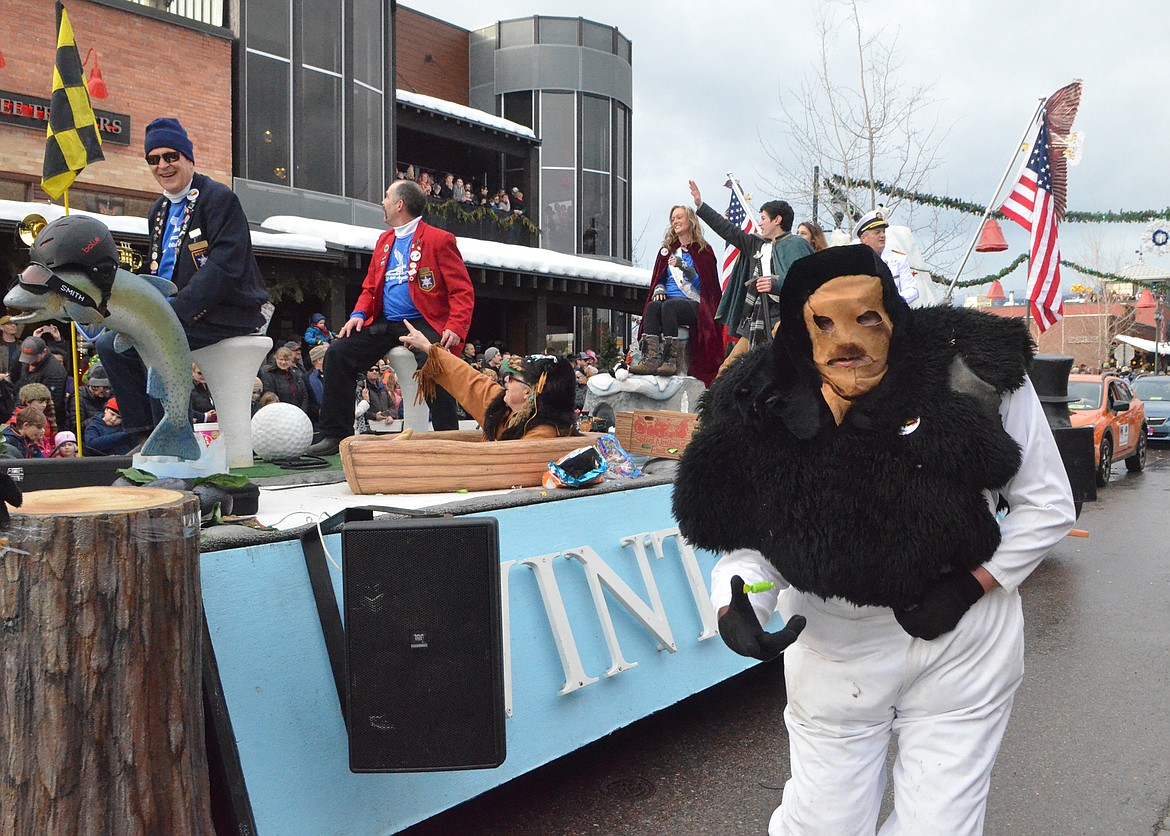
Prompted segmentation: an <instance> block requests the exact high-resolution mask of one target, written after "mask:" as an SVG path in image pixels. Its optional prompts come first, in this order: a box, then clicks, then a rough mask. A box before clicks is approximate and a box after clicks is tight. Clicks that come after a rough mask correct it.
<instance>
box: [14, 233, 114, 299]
mask: <svg viewBox="0 0 1170 836" xmlns="http://www.w3.org/2000/svg"><path fill="white" fill-rule="evenodd" d="M29 258H30V261H31V262H32V263H33V264H35V265H41V266H43V267H47V268H48V269H49V271H50V272H52V273H58V272H63V271H66V270H68V269H69V268H72V269H73V270H76V271H79V272H82V273H84V274H85V277H86V278H87V279H89V280H90V281H91V282H93V283H94V285H96V286H97V288H98V289H99V290H101V292H102V296H103V301H104V298H106V297H108V295H109V292H110V288H111V287H112V286H113V284H114V276H115V275H116V274H117V272H118V247H117V245H116V244H115V243H114V236H112V235H111V234H110V230H109V228H108V227H106V225H105V224H103V223H102V222H101V221H99V220H98V219H97V218H91V217H88V216H86V215H66V216H65V217H64V218H58V219H57V220H55V221H53V222H52V223H49V224H46V225H45V228H44V229H42V230H41V232H40V234H39V235H37V237H36V240H35V241H34V242H33V245H32V249H31V251H30V252H29ZM22 283H24V282H22Z"/></svg>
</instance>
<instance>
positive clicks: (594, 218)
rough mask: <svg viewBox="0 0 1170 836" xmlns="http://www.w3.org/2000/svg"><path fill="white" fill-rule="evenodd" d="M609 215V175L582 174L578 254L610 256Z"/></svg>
mask: <svg viewBox="0 0 1170 836" xmlns="http://www.w3.org/2000/svg"><path fill="white" fill-rule="evenodd" d="M609 214H610V210H609V175H608V174H594V173H593V172H590V171H584V172H582V173H581V250H580V252H582V253H586V254H589V255H609V254H610V245H609V240H610V223H609Z"/></svg>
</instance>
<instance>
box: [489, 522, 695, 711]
mask: <svg viewBox="0 0 1170 836" xmlns="http://www.w3.org/2000/svg"><path fill="white" fill-rule="evenodd" d="M670 539H674V540H675V542H676V544H677V546H678V552H679V558H680V560H681V562H682V566H683V571H684V573H685V576H686V579H687V585H688V586H689V587H690V590H691V597H692V598H693V599H694V602H695V609H696V610H697V611H698V614H699V619H700V621H701V623H702V626H703V629H702V631H701V632H700V633H699V637H698V638H699V641H705V640H706V639H709V638H712V637H713V636H716V635H718V629H717V622H716V618H715V610H714V608H713V607H712V606H711V598H710V593H709V592H708V590H707V584H706V581H705V580H704V579H703V572H702V570H701V569H700V567H699V561H698V558H697V557H696V555H695V550H694V548H693V547H692V546H691V544H690V543H688V542H687V541H686V539H685V538H684V537H683V536H682V535H681V534H680V533H679V530H678V528H677V527H672V528H664V529H660V530H658V531H651V532H647V533H643V534H635V535H632V536H628V537H623V538H622V540H621V545H622V546H623V547H630V548H632V550H633V553H634V557H635V559H636V560H637V561H638V569H639V571H640V572H641V575H642V581H643V583H645V585H646V594H647V597H648V598H649V603H647V602H646V601H644V600H642V599H641V598H640V597H639V596H638V594H637V593H635V592H634V590H633V589H631V588H630V586H629V584H627V583H626V582H625V581H624V580H623V579H622V578H621V577H620V576H619V575H618V574H617V572H615V571H614V569H613V568H612V567H610V566H609V564H608V563H606V562H605V560H604V559H603V558H602V557H601V556H600V555H599V554H597V552H596V551H594V550H593V549H592V548H590V547H589V546H580V547H576V548H571V549H566V550H565V551H564V552H553V553H551V554H542V555H538V556H536V557H529V558H525V559H523V560H520V561H516V560H509V561H506V562H504V563H501V564H500V572H501V582H500V593H501V598H502V604H503V625H502V626H503V642H504V704H505V710H506V712H507V716H509V717H511V716H512V649H511V618H510V612H509V592H508V590H509V584H508V574H509V572H510V570H511V568H512V566H514V565H515V564H516V563H520V564H521V565H524V566H527V567H528V568H530V569H531V570H532V571H533V572H535V573H536V584H537V588H538V589H539V590H540V597H541V601H542V602H543V604H544V612H545V615H546V617H547V618H548V624H549V628H550V629H551V630H552V634H553V641H554V642H555V644H556V648H557V654H558V655H559V657H560V660H561V668H562V670H563V671H564V674H565V682H564V684H563V685H562V686H561V689H560V690H559V691H557V695H558V696H562V697H563V696H565V695H566V694H571V693H572V692H574V691H577V690H579V689H581V688H584V687H585V686H587V685H592V684H593V683H595V682H599V681H600V679H599V678H598V677H596V676H590V675H589V674H588V673H587V672H586V671H585V666H584V664H583V663H582V661H581V653H580V651H579V650H578V648H577V641H576V639H575V638H574V636H573V627H572V624H570V622H569V615H568V612H566V610H565V602H564V599H563V598H562V596H561V590H560V586H559V584H558V581H557V577H556V573H555V572H554V571H553V561H554V560H556V559H557V558H558V557H565V558H568V559H571V560H574V561H576V562H578V563H580V564H581V565H582V566H583V567H584V568H585V578H586V582H587V583H588V584H589V591H590V594H591V595H592V598H593V606H594V609H595V610H596V611H597V617H598V620H599V621H600V623H601V628H602V632H603V634H604V636H605V643H606V647H607V648H608V650H609V657H610V664H609V668H607V669H606V671H605V675H606V676H607V677H612V676H616V675H617V674H619V673H622V672H623V671H627V670H629V669H630V668H633V667H637V664H638V663H637V662H628V661H626V659H625V657H624V656H623V655H622V650H621V646H620V645H619V644H618V640H617V633H616V631H615V630H614V626H613V619H612V617H611V616H610V611H609V604H608V603H607V601H606V598H605V593H604V592H603V590H602V587H605V589H608V590H609V591H610V593H611V594H612V595H613V596H614V598H616V599H617V600H618V601H619V602H620V603H621V604H622V606H624V607H625V608H626V609H627V610H628V611H629V613H630V614H631V615H633V616H634V618H635V619H637V620H638V622H639V623H640V624H642V626H643V627H645V628H646V630H647V631H649V632H650V633H651V634H652V635H653V636H654V637H655V638H656V639H657V640H658V642H659V645H658V649H659V650H667V651H669V652H671V653H675V652H677V651H678V647H677V645H676V644H675V641H674V634H673V633H672V632H671V629H670V622H669V620H668V618H667V614H666V608H665V607H664V606H663V604H662V598H661V596H660V595H659V592H658V584H657V583H656V581H655V580H654V573H653V572H652V571H651V569H650V561H649V558H648V556H647V554H646V544H647V543H649V544H650V547H651V548H652V549H653V551H654V556H655V558H657V559H658V560H661V559H662V558H663V556H664V555H665V550H664V549H663V544H664V543H665V542H666V541H667V540H670Z"/></svg>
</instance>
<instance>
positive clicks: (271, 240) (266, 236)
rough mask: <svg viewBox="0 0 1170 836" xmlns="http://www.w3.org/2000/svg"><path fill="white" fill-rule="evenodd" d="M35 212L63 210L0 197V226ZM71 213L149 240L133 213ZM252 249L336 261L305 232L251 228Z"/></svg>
mask: <svg viewBox="0 0 1170 836" xmlns="http://www.w3.org/2000/svg"><path fill="white" fill-rule="evenodd" d="M34 212H35V213H36V214H38V215H42V216H43V217H44V218H45V220H47V221H55V220H57V219H58V218H63V217H64V216H65V210H64V209H62V208H61V207H60V206H57V205H55V204H51V203H25V202H22V201H16V200H0V229H7V228H8V227H13V228H15V227H16V225H17V224H19V223H20V221H21V219H22V218H24V217H25V216H26V215H29V214H32V213H34ZM72 214H74V215H88V216H89V217H91V218H97V219H98V220H99V221H101V222H102V223H103V224H105V225H106V226H107V227H109V229H110V232H111V233H113V235H114V238H115V239H116V240H117V239H124V240H128V241H132V242H134V243H139V244H141V243H145V242H146V241H147V240H149V237H150V235H149V231H148V230H147V228H146V218H139V217H135V216H133V215H98V214H96V213H94V212H85V211H82V210H80V209H74V210H73V212H72ZM251 236H252V249H253V251H254V252H255V253H256V255H262V256H272V257H281V258H302V259H304V258H309V259H314V260H327V261H336V260H337V259H338V256H337V254H336V253H331V252H330V251H329V249H328V247H327V246H326V244H325V239H324V238H322V237H321V236H319V235H312V234H307V233H298V234H292V233H285V232H281V231H279V230H258V229H253V230H251Z"/></svg>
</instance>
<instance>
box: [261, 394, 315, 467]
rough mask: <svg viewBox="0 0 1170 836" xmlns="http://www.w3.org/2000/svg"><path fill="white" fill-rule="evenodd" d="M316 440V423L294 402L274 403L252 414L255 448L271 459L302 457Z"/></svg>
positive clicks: (265, 457) (262, 456)
mask: <svg viewBox="0 0 1170 836" xmlns="http://www.w3.org/2000/svg"><path fill="white" fill-rule="evenodd" d="M312 442H313V422H312V421H310V420H309V416H308V415H306V414H305V413H304V412H303V411H301V409H300V408H299V407H295V406H293V405H292V404H291V403H270V404H268V406H266V407H263V408H261V409H260V410H259V411H258V412H257V413H256V414H255V415H253V416H252V449H253V450H255V451H256V455H257V456H259V457H260V458H262V459H268V460H269V461H283V460H285V459H296V458H300V456H301V454H302V453H304V452H305V450H307V449H309V445H310V444H311V443H312Z"/></svg>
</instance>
